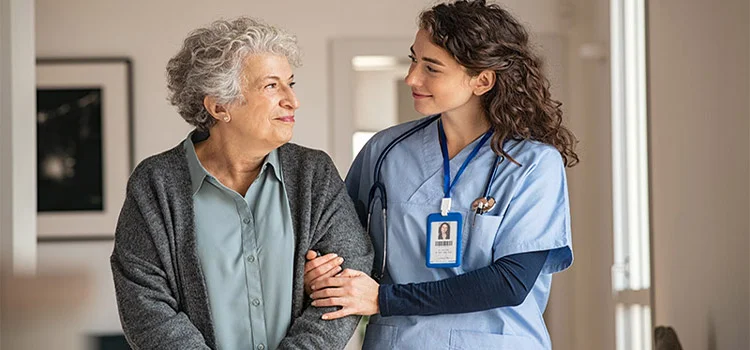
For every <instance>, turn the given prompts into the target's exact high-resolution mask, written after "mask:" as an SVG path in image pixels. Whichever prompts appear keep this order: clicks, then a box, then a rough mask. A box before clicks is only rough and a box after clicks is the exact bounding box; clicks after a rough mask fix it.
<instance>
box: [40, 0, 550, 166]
mask: <svg viewBox="0 0 750 350" xmlns="http://www.w3.org/2000/svg"><path fill="white" fill-rule="evenodd" d="M432 2H433V1H430V0H418V1H402V0H378V1H369V0H367V1H365V0H354V1H352V0H316V1H296V0H277V1H262V0H223V1H216V2H214V1H204V0H201V1H195V0H192V1H180V0H161V1H150V0H133V1H114V0H102V1H93V0H68V1H58V0H37V1H36V6H37V11H36V14H37V15H36V30H37V40H36V48H37V54H38V55H39V56H41V57H49V56H92V55H94V56H95V55H122V56H129V57H131V58H132V59H133V63H134V75H135V76H134V80H135V116H136V120H135V134H136V142H135V152H136V159H137V160H141V159H143V158H145V157H146V156H148V155H151V154H153V153H156V152H159V151H161V150H164V149H166V148H167V147H170V146H173V145H174V144H176V143H177V142H178V141H179V140H180V139H181V138H183V137H184V136H185V134H186V132H187V131H188V130H189V128H188V126H187V125H186V124H185V123H184V122H183V121H182V120H181V119H180V118H179V116H177V113H175V110H174V108H172V107H171V106H170V105H169V104H168V103H167V102H166V100H165V99H166V88H165V79H164V67H165V65H166V63H167V60H168V59H169V58H170V57H171V56H172V55H173V54H174V53H175V52H176V51H177V50H178V48H179V46H180V44H181V42H182V39H184V37H185V35H186V34H187V33H188V31H190V30H192V29H194V28H196V27H198V26H200V25H204V24H206V23H208V22H210V21H211V20H213V19H216V18H218V17H222V16H223V17H234V16H238V15H251V16H256V17H260V18H263V19H264V20H266V21H268V22H270V23H274V24H278V25H281V26H283V27H285V28H287V29H288V30H290V31H292V32H294V33H295V34H297V36H298V38H299V41H300V45H301V47H302V50H303V53H304V57H303V61H304V66H303V67H302V68H300V69H299V70H297V71H296V72H295V74H296V76H297V82H298V85H297V86H296V91H297V93H298V97H299V99H300V101H301V104H302V107H301V108H300V110H299V111H298V113H297V116H298V117H297V127H296V134H295V136H294V140H295V141H296V142H298V143H301V144H304V145H307V146H311V147H315V148H321V149H328V147H329V138H330V135H329V134H330V131H329V125H328V124H329V123H328V121H329V119H328V115H329V94H328V91H329V88H330V87H329V85H328V81H329V71H328V50H329V40H330V39H332V38H336V37H339V38H340V37H349V38H356V37H381V38H392V37H412V36H413V34H414V32H415V31H416V16H417V14H418V13H419V11H420V10H422V9H423V8H425V7H427V6H428V5H429V4H431V3H432ZM503 3H504V4H506V5H507V6H508V7H509V8H511V9H512V10H513V11H514V13H516V14H517V15H518V16H519V17H520V18H522V19H523V20H524V22H526V23H528V24H529V25H530V27H531V29H533V30H534V31H539V32H555V31H557V30H558V22H559V20H558V19H557V18H558V16H557V14H558V12H557V1H556V0H539V1H534V2H533V3H531V2H527V1H523V0H513V1H503ZM407 53H408V48H404V55H406V54H407Z"/></svg>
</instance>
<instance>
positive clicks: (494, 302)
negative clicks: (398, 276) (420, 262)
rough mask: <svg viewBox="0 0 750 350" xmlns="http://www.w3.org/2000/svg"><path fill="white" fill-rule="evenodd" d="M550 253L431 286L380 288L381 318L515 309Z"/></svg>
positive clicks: (514, 258)
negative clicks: (505, 308)
mask: <svg viewBox="0 0 750 350" xmlns="http://www.w3.org/2000/svg"><path fill="white" fill-rule="evenodd" d="M548 252H549V251H547V250H543V251H538V252H529V253H520V254H514V255H509V256H505V257H502V258H500V259H497V260H496V261H495V262H494V263H493V264H492V265H490V266H487V267H484V268H481V269H478V270H474V271H471V272H467V273H465V274H462V275H459V276H455V277H450V278H446V279H443V280H439V281H434V282H423V283H409V284H383V285H380V295H379V302H378V304H379V306H380V314H381V315H382V316H412V315H422V316H427V315H437V314H457V313H465V312H475V311H482V310H489V309H494V308H498V307H503V306H517V305H520V304H521V303H523V301H524V300H526V296H527V295H528V294H529V292H530V291H531V288H532V287H533V286H534V283H535V282H536V279H537V277H539V273H540V272H541V271H542V266H544V262H545V260H547V254H548Z"/></svg>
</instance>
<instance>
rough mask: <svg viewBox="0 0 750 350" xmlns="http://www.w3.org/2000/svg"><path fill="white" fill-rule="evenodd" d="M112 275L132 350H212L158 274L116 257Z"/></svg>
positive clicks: (123, 325)
mask: <svg viewBox="0 0 750 350" xmlns="http://www.w3.org/2000/svg"><path fill="white" fill-rule="evenodd" d="M111 266H112V274H113V277H114V282H115V292H116V297H117V305H118V309H119V313H120V321H121V323H122V328H123V332H124V333H125V336H126V338H127V340H128V343H130V346H131V347H132V348H133V349H210V347H209V346H208V345H207V344H206V341H205V339H204V337H203V334H202V333H201V332H200V331H199V330H198V329H197V328H196V327H195V325H194V324H193V323H192V322H191V321H190V319H189V317H188V316H187V315H186V314H185V313H184V312H181V311H178V310H177V308H176V301H175V299H174V298H173V297H172V295H171V293H170V292H169V288H168V287H167V285H166V284H165V283H163V280H162V278H161V277H160V276H159V273H158V272H155V271H151V270H152V269H151V268H149V267H147V266H144V265H140V266H139V264H136V263H134V261H132V260H129V259H126V258H122V257H121V256H119V255H118V253H116V252H115V253H113V255H112V258H111Z"/></svg>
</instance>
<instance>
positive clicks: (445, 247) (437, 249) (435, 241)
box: [426, 212, 463, 268]
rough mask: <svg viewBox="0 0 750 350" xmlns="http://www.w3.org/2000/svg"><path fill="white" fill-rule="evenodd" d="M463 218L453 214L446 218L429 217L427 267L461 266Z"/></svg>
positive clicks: (440, 216) (441, 216) (439, 215)
mask: <svg viewBox="0 0 750 350" xmlns="http://www.w3.org/2000/svg"><path fill="white" fill-rule="evenodd" d="M462 228H463V217H462V216H461V214H460V213H456V212H451V213H448V214H447V215H446V216H443V215H441V213H433V214H430V215H429V216H427V240H426V242H427V267H432V268H443V267H458V266H461V229H462Z"/></svg>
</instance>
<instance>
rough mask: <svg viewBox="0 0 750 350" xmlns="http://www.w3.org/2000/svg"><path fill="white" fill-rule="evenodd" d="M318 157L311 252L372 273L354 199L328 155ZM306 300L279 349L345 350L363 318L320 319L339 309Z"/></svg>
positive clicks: (369, 247)
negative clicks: (316, 213) (318, 167)
mask: <svg viewBox="0 0 750 350" xmlns="http://www.w3.org/2000/svg"><path fill="white" fill-rule="evenodd" d="M318 155H319V156H320V158H319V159H316V161H318V162H319V163H321V164H323V165H321V169H322V171H321V173H320V174H318V175H317V176H316V178H315V181H314V183H315V184H316V185H315V189H314V191H315V193H314V195H315V201H314V202H313V203H312V207H313V209H312V210H313V211H314V212H318V210H317V209H316V208H321V209H320V210H319V212H320V216H319V217H318V218H317V220H316V221H317V224H315V227H311V228H310V230H311V231H314V232H315V234H314V236H315V239H314V241H313V242H312V247H310V249H313V250H317V251H319V252H322V253H323V254H327V253H336V254H338V255H339V256H341V257H342V258H344V263H343V265H342V267H343V268H348V269H354V270H359V271H366V272H369V271H371V270H372V258H373V251H372V244H371V243H370V238H369V236H367V234H366V233H365V232H364V229H363V228H362V225H360V223H359V220H358V219H357V214H356V213H355V211H354V205H353V203H352V200H351V198H349V195H348V194H347V192H346V187H345V186H344V182H343V181H342V180H341V177H340V176H339V173H338V170H336V167H335V166H334V165H333V161H332V160H331V158H330V157H328V155H326V154H325V153H322V152H320V153H318ZM302 263H303V264H304V257H303V262H302ZM301 280H302V277H301V276H300V281H301ZM300 293H302V291H301V290H300ZM305 299H306V301H305V305H304V311H303V312H302V315H301V316H299V317H298V318H296V319H294V321H293V323H292V326H291V327H290V329H289V331H288V332H287V334H286V337H284V339H283V340H282V342H281V344H279V349H284V350H287V349H343V348H344V347H345V346H346V344H347V342H348V341H349V339H350V338H351V336H352V335H353V334H354V331H355V330H356V328H357V325H358V324H359V320H360V319H361V316H356V315H351V316H347V317H343V318H340V319H336V320H323V319H322V318H321V317H322V316H323V314H324V313H328V312H333V311H336V310H337V308H334V307H323V308H319V307H314V306H312V305H311V304H310V301H311V299H309V298H308V297H305Z"/></svg>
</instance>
